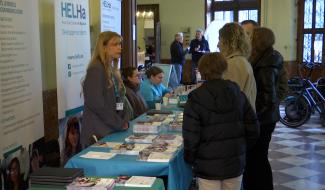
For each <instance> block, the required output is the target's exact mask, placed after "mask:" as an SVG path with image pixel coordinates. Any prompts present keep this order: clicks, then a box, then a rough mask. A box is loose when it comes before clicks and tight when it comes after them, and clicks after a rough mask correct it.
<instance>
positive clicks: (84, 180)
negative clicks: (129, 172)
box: [67, 177, 115, 190]
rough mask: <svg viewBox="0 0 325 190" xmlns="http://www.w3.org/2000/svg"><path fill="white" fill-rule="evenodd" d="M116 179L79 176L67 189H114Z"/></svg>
mask: <svg viewBox="0 0 325 190" xmlns="http://www.w3.org/2000/svg"><path fill="white" fill-rule="evenodd" d="M114 186H115V180H114V179H111V178H92V177H77V178H76V179H75V180H74V181H73V182H72V183H71V184H69V185H68V186H67V190H112V189H113V188H114Z"/></svg>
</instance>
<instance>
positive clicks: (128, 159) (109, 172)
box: [65, 115, 192, 190]
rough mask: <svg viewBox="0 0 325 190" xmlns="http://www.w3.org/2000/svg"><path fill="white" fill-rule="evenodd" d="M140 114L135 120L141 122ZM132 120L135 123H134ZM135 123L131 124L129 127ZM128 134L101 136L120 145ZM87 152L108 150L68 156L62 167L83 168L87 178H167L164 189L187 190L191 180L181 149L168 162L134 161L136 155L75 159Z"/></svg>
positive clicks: (101, 149) (89, 149)
mask: <svg viewBox="0 0 325 190" xmlns="http://www.w3.org/2000/svg"><path fill="white" fill-rule="evenodd" d="M144 117H146V116H144V115H142V116H140V118H138V119H144ZM138 119H136V120H138ZM134 122H135V121H133V122H131V126H132V124H133V123H134ZM131 134H132V127H131V128H130V129H129V130H127V131H125V132H118V133H114V134H112V135H110V136H107V137H105V138H104V139H103V140H102V141H105V142H123V141H124V139H125V138H126V137H128V136H129V135H131ZM88 151H109V149H107V148H97V147H88V148H86V149H85V150H83V151H82V152H80V153H79V154H77V155H76V156H74V157H72V158H71V159H70V160H69V161H68V162H67V164H66V165H65V167H67V168H83V169H84V172H85V175H87V176H119V175H129V176H133V175H138V176H164V175H167V176H168V190H187V189H188V188H189V185H190V183H191V180H192V171H191V167H190V166H189V165H187V164H186V163H185V161H184V158H183V148H180V149H179V150H178V151H177V152H176V153H175V157H174V158H173V159H171V160H170V161H169V163H160V162H159V163H158V162H146V161H138V160H137V156H130V155H116V156H115V157H113V158H111V159H109V160H97V159H96V160H95V159H86V158H81V157H79V156H80V155H82V154H85V153H87V152H88Z"/></svg>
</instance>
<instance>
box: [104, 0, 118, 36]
mask: <svg viewBox="0 0 325 190" xmlns="http://www.w3.org/2000/svg"><path fill="white" fill-rule="evenodd" d="M121 7H122V4H121V0H101V4H100V22H101V29H100V30H101V31H102V32H104V31H113V32H116V33H118V34H121V17H122V15H121V14H122V9H121Z"/></svg>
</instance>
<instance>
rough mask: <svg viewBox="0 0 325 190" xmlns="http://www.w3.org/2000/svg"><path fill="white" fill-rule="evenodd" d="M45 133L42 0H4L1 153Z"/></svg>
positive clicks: (0, 14)
mask: <svg viewBox="0 0 325 190" xmlns="http://www.w3.org/2000/svg"><path fill="white" fill-rule="evenodd" d="M43 136H44V125H43V101H42V80H41V61H40V40H39V16H38V0H28V1H22V0H5V1H2V0H0V148H1V156H3V154H4V153H6V152H8V151H10V150H12V149H15V148H16V147H18V146H24V147H28V145H29V144H31V143H32V142H34V141H35V140H37V139H39V138H41V137H43ZM1 156H0V159H1Z"/></svg>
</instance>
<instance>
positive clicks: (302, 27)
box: [297, 0, 325, 64]
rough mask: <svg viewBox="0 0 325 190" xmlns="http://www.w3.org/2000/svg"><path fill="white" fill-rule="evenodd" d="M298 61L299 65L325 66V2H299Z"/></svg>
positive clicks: (312, 0)
mask: <svg viewBox="0 0 325 190" xmlns="http://www.w3.org/2000/svg"><path fill="white" fill-rule="evenodd" d="M298 3H299V4H298V8H299V10H298V15H299V16H298V41H297V43H298V44H297V47H298V52H297V55H298V57H297V59H298V61H299V63H310V62H314V63H319V64H324V62H325V58H324V57H325V56H324V44H325V39H324V34H325V26H324V18H325V16H324V15H325V14H324V9H325V3H324V0H299V1H298Z"/></svg>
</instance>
